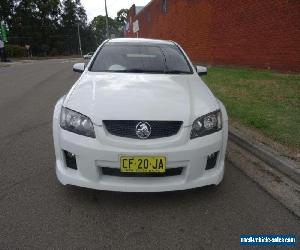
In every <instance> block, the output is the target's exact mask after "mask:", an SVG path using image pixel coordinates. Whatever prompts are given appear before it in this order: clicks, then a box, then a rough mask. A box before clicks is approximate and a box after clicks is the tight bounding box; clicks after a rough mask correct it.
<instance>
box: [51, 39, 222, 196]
mask: <svg viewBox="0 0 300 250" xmlns="http://www.w3.org/2000/svg"><path fill="white" fill-rule="evenodd" d="M110 41H111V42H116V43H117V42H129V43H130V42H132V41H134V42H139V41H140V42H144V41H147V42H148V43H154V44H155V43H158V42H159V43H166V44H168V43H173V42H170V41H162V40H150V39H113V40H110ZM104 43H105V42H104ZM101 46H102V45H101ZM101 46H100V47H99V48H98V50H99V49H100V48H101ZM98 50H97V51H96V52H95V54H94V56H93V57H95V56H96V55H97V52H98ZM185 56H186V54H185ZM92 61H93V58H92V59H91V61H90V62H89V64H90V63H91V62H92ZM188 61H189V63H190V64H191V62H190V60H189V59H188ZM89 64H88V65H87V67H85V69H84V72H83V73H82V75H81V77H80V78H79V79H78V81H77V82H76V83H75V84H74V86H73V87H72V89H71V90H70V91H69V93H68V94H67V95H66V96H65V97H63V98H61V99H60V100H59V101H58V102H57V104H56V106H55V110H54V116H53V137H54V146H55V155H56V174H57V177H58V179H59V181H60V182H61V183H62V184H64V185H66V184H71V185H76V186H82V187H88V188H94V189H99V190H112V191H124V192H160V191H171V190H182V189H189V188H195V187H201V186H205V185H212V184H213V185H218V184H219V183H220V182H221V181H222V179H223V175H224V168H225V166H224V159H225V151H226V145H227V136H228V117H227V113H226V110H225V107H224V106H223V104H222V103H221V102H220V101H219V100H217V99H216V98H215V97H214V95H213V94H212V92H211V91H210V90H209V88H208V87H207V86H206V85H205V83H204V82H203V81H202V80H201V78H200V77H199V76H198V73H197V71H196V70H195V69H194V68H193V71H194V72H193V74H190V75H172V74H145V73H142V74H138V73H109V72H90V71H89V70H88V68H89ZM77 67H78V65H77ZM79 67H80V65H79ZM204 71H205V68H204V67H202V68H201V69H200V72H202V73H203V72H204ZM62 107H66V108H69V109H72V110H74V111H76V112H79V113H81V114H83V115H85V116H87V117H89V118H90V119H91V121H92V123H93V125H94V130H95V134H96V138H89V137H85V136H82V135H78V134H75V133H72V132H69V131H66V130H64V129H62V128H61V127H60V123H59V121H60V113H61V108H62ZM215 110H221V112H222V129H221V130H220V131H217V132H215V133H213V134H209V135H206V136H202V137H198V138H195V139H190V133H191V129H192V124H193V122H194V120H195V119H197V118H198V117H201V116H203V115H206V114H208V113H210V112H213V111H215ZM103 120H139V121H144V120H163V121H166V120H170V121H171V120H174V121H183V125H182V128H181V129H180V131H179V132H178V133H177V134H176V135H174V136H170V137H165V138H159V139H152V140H136V139H130V138H124V137H118V136H114V135H111V134H109V133H108V131H107V130H106V129H105V127H104V125H103V122H102V121H103ZM63 150H67V151H68V152H71V153H73V154H74V155H75V156H76V161H77V166H78V170H73V169H70V168H68V167H67V166H66V162H65V159H64V155H63ZM214 152H219V154H218V158H217V163H216V165H215V167H214V168H213V169H210V170H205V166H206V163H207V157H208V156H209V155H210V154H212V153H214ZM120 155H160V156H162V155H163V156H166V157H167V169H168V168H175V167H183V168H184V171H183V172H182V174H181V175H178V176H168V177H117V176H106V175H103V174H102V173H101V167H110V168H119V156H120Z"/></svg>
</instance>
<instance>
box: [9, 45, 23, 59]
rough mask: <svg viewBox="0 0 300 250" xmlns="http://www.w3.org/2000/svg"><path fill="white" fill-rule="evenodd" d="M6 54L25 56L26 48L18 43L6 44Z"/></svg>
mask: <svg viewBox="0 0 300 250" xmlns="http://www.w3.org/2000/svg"><path fill="white" fill-rule="evenodd" d="M5 50H6V54H7V56H8V57H25V56H26V49H25V47H21V46H18V45H7V46H5Z"/></svg>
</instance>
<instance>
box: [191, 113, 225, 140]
mask: <svg viewBox="0 0 300 250" xmlns="http://www.w3.org/2000/svg"><path fill="white" fill-rule="evenodd" d="M221 129H222V113H221V111H220V110H217V111H214V112H212V113H209V114H207V115H204V116H201V117H199V118H197V119H196V120H195V121H194V123H193V126H192V131H191V139H194V138H197V137H200V136H204V135H208V134H212V133H214V132H216V131H219V130H221Z"/></svg>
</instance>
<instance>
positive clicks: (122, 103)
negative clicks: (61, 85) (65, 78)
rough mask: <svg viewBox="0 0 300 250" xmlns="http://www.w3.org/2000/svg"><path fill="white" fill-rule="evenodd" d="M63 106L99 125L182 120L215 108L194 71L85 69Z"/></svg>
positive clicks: (191, 120) (215, 104)
mask: <svg viewBox="0 0 300 250" xmlns="http://www.w3.org/2000/svg"><path fill="white" fill-rule="evenodd" d="M64 106H65V107H68V108H70V109H72V110H75V111H77V112H80V113H82V114H84V115H86V116H88V117H90V119H91V120H92V121H93V123H94V124H96V125H102V121H103V120H165V121H183V123H184V125H190V124H192V122H193V121H194V119H196V118H197V117H199V116H201V115H204V114H207V113H209V112H211V111H214V110H216V109H218V103H217V101H216V98H215V97H214V96H213V94H212V93H211V92H210V90H209V89H208V88H207V86H206V85H205V84H204V83H203V82H202V80H201V79H200V78H199V77H198V76H197V75H162V74H134V73H131V74H129V73H95V72H85V73H84V74H83V75H82V76H81V77H80V79H79V80H78V82H77V83H76V84H75V85H74V86H73V88H72V89H71V90H70V92H69V94H68V95H67V97H66V99H65V101H64Z"/></svg>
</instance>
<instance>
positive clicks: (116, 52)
mask: <svg viewBox="0 0 300 250" xmlns="http://www.w3.org/2000/svg"><path fill="white" fill-rule="evenodd" d="M90 71H93V72H131V73H160V74H161V73H164V74H192V70H191V68H190V66H189V64H188V62H187V59H186V58H185V57H184V55H183V54H182V52H181V51H180V50H179V48H178V47H177V46H176V45H165V44H163V45H152V44H151V45H140V44H124V43H117V44H116V43H115V44H113V43H108V44H105V45H104V47H103V48H101V50H100V52H99V53H98V55H97V56H96V58H95V60H94V62H93V63H92V65H91V67H90Z"/></svg>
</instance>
